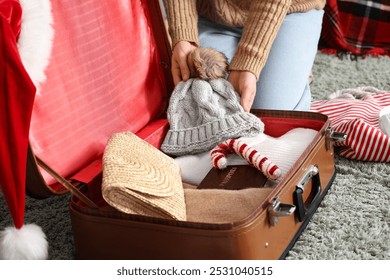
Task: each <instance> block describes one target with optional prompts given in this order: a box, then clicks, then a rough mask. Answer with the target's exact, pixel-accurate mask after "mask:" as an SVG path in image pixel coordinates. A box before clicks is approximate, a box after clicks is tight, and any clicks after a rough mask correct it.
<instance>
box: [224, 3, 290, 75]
mask: <svg viewBox="0 0 390 280" xmlns="http://www.w3.org/2000/svg"><path fill="white" fill-rule="evenodd" d="M290 6H291V0H270V1H253V2H252V5H251V8H250V11H249V14H248V18H247V20H246V21H245V23H244V30H243V35H242V37H241V40H240V42H239V44H238V47H237V50H236V53H235V55H234V57H233V59H232V61H231V63H230V67H229V69H230V70H245V71H250V72H252V73H253V74H254V75H255V76H256V78H257V79H258V78H259V76H260V72H261V70H262V69H263V67H264V65H265V62H266V60H267V58H268V54H269V52H270V49H271V46H272V43H273V41H274V40H275V37H276V34H277V32H278V31H279V28H280V26H281V24H282V22H283V20H284V18H285V16H286V14H287V12H288V10H289V8H290Z"/></svg>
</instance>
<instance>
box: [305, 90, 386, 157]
mask: <svg viewBox="0 0 390 280" xmlns="http://www.w3.org/2000/svg"><path fill="white" fill-rule="evenodd" d="M387 106H390V92H377V93H374V94H368V95H366V96H364V97H363V98H361V99H355V98H336V99H330V100H319V101H314V102H312V104H311V110H312V111H316V112H320V113H322V114H324V115H327V116H328V117H329V120H330V121H331V125H332V127H333V129H334V131H336V132H342V133H345V134H346V135H347V137H346V139H345V141H343V142H336V143H335V146H338V147H340V155H341V156H343V157H346V158H348V159H354V160H362V161H375V162H390V137H389V136H388V135H386V134H385V133H383V132H382V131H381V130H380V126H379V113H380V111H381V110H382V109H383V108H385V107H387Z"/></svg>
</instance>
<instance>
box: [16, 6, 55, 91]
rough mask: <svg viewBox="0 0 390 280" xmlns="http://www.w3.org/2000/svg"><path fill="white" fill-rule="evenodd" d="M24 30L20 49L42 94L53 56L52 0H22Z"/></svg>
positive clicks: (27, 67) (20, 40)
mask: <svg viewBox="0 0 390 280" xmlns="http://www.w3.org/2000/svg"><path fill="white" fill-rule="evenodd" d="M19 2H20V4H21V6H22V9H23V13H22V28H21V31H20V36H19V40H18V49H19V53H20V56H21V59H22V62H23V65H24V67H25V68H26V71H27V73H28V74H29V75H30V77H31V80H32V81H33V83H34V85H35V86H36V87H37V94H39V92H40V84H41V83H42V82H44V81H46V75H45V70H46V67H47V65H48V64H49V59H50V56H51V50H52V44H53V37H54V29H53V28H52V24H53V17H52V13H51V2H50V0H34V1H31V0H20V1H19Z"/></svg>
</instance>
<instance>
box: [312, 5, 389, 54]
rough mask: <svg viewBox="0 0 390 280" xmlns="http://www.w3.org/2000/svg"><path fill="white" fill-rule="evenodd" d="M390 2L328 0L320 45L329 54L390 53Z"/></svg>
mask: <svg viewBox="0 0 390 280" xmlns="http://www.w3.org/2000/svg"><path fill="white" fill-rule="evenodd" d="M389 30H390V4H389V1H383V0H372V1H357V0H347V1H345V0H328V1H327V4H326V6H325V15H324V20H323V25H322V33H321V39H320V44H319V47H320V49H322V50H323V51H324V52H327V53H337V52H350V53H352V54H356V55H390V33H389Z"/></svg>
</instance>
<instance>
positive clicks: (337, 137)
mask: <svg viewBox="0 0 390 280" xmlns="http://www.w3.org/2000/svg"><path fill="white" fill-rule="evenodd" d="M325 133H326V135H325V145H326V150H330V149H332V148H333V143H334V142H343V141H344V140H345V139H346V138H347V134H345V133H342V132H336V131H334V130H333V127H331V126H329V127H328V128H327V129H326V132H325Z"/></svg>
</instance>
